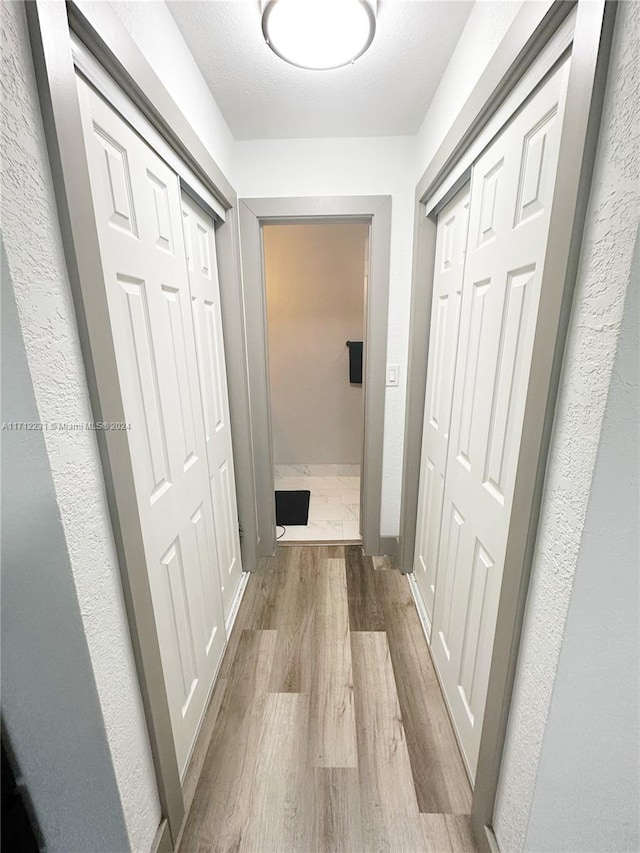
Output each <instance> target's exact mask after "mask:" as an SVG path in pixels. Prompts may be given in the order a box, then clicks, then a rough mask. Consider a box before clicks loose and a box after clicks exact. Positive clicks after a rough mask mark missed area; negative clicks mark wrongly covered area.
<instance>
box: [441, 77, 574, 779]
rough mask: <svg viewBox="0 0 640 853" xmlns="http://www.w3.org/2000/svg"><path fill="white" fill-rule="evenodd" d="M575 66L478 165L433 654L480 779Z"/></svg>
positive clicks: (518, 117)
mask: <svg viewBox="0 0 640 853" xmlns="http://www.w3.org/2000/svg"><path fill="white" fill-rule="evenodd" d="M567 70H568V64H567V63H565V64H564V65H563V66H562V67H561V68H560V69H558V71H556V72H555V74H554V75H553V76H552V77H551V78H550V79H549V80H548V82H547V83H546V84H545V85H544V87H543V88H542V89H540V90H539V91H538V92H537V94H535V95H534V96H533V97H532V98H531V99H530V100H529V101H528V102H527V103H526V104H525V105H524V106H523V107H522V108H521V110H520V111H519V112H518V113H517V114H516V115H515V116H514V118H513V119H512V120H511V122H510V123H509V125H507V127H506V128H505V129H504V130H503V131H502V133H501V134H500V136H499V137H497V139H496V140H494V142H492V144H491V145H490V146H489V148H488V149H487V150H486V151H485V152H484V154H483V155H482V156H481V157H480V158H479V160H478V161H477V162H476V163H475V165H474V168H473V174H472V181H471V206H470V211H469V245H468V249H467V256H466V261H465V272H464V284H463V288H462V308H461V313H460V336H459V345H458V354H457V360H456V367H455V377H454V392H453V404H452V411H451V435H450V441H449V446H448V451H447V462H446V476H445V487H444V498H443V511H442V517H443V531H442V535H441V537H440V545H439V557H438V585H437V588H436V595H435V606H434V616H433V632H432V638H431V642H432V652H433V656H434V661H435V663H436V667H437V669H438V673H439V676H440V679H441V683H442V685H443V689H444V693H445V696H446V699H447V703H448V705H449V709H450V712H451V715H452V718H453V721H454V725H455V728H456V731H457V734H458V738H459V741H460V744H461V746H462V750H463V753H464V756H465V759H466V762H467V766H468V768H469V771H470V774H471V776H472V777H473V776H474V775H475V770H476V762H477V757H478V749H479V745H480V735H481V730H482V721H483V715H484V707H485V701H486V692H487V685H488V678H489V667H490V663H491V655H492V651H493V638H494V632H495V624H496V617H497V609H498V600H499V595H500V588H501V584H502V575H503V571H504V568H505V567H504V556H505V550H506V543H507V536H508V531H509V523H510V519H511V502H512V496H513V489H514V483H515V475H516V468H517V462H518V454H519V450H520V440H521V434H522V424H523V417H524V406H525V399H526V392H527V385H528V382H529V371H530V364H531V354H532V349H533V340H534V333H535V327H536V323H537V320H538V302H539V296H540V277H541V269H542V266H543V262H544V256H545V251H546V244H547V236H548V229H549V210H550V200H551V199H550V194H551V191H552V187H553V182H554V177H555V171H556V164H557V156H558V145H559V137H560V133H559V131H560V120H559V117H560V116H561V114H562V108H563V99H564V92H565V87H566V75H567Z"/></svg>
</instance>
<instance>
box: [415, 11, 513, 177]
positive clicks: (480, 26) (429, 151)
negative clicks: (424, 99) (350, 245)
mask: <svg viewBox="0 0 640 853" xmlns="http://www.w3.org/2000/svg"><path fill="white" fill-rule="evenodd" d="M521 6H522V0H481V2H478V3H476V4H475V5H474V6H473V8H472V10H471V14H470V15H469V18H468V20H467V23H466V25H465V28H464V30H463V31H462V35H461V36H460V39H459V41H458V44H457V45H456V49H455V50H454V52H453V54H452V55H451V59H450V60H449V64H448V65H447V68H446V70H445V72H444V74H443V75H442V80H441V81H440V85H439V86H438V89H437V91H436V93H435V95H434V96H433V100H432V101H431V104H430V106H429V109H428V110H427V114H426V116H425V117H424V121H423V122H422V125H421V126H420V130H419V131H418V174H417V175H416V177H419V176H420V175H422V173H423V172H424V170H425V169H426V168H427V166H428V165H429V161H430V160H431V158H432V157H433V155H434V154H435V152H436V151H437V149H438V146H439V145H440V143H441V142H442V140H443V139H444V137H445V136H446V134H447V132H448V131H449V129H450V127H451V125H452V124H453V122H454V120H455V119H456V117H457V115H458V113H459V112H460V109H461V107H462V106H463V104H464V102H465V101H466V100H467V98H468V97H469V95H470V94H471V90H472V89H473V87H474V86H475V84H476V83H477V81H478V78H479V77H480V75H481V74H482V72H483V71H484V70H485V68H486V66H487V63H488V62H489V60H490V59H491V57H492V56H493V54H494V53H495V50H496V48H497V47H498V45H499V44H500V42H501V41H502V39H503V38H504V35H505V33H506V32H507V30H508V29H509V26H510V25H511V23H512V21H513V19H514V18H515V16H516V14H517V13H518V10H519V9H520V7H521Z"/></svg>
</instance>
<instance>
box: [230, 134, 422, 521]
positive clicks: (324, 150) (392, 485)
mask: <svg viewBox="0 0 640 853" xmlns="http://www.w3.org/2000/svg"><path fill="white" fill-rule="evenodd" d="M415 146H416V138H415V137H404V136H396V137H377V138H364V139H278V140H257V141H251V142H238V143H236V189H237V191H238V195H239V196H240V197H244V198H259V197H267V198H269V197H288V196H293V197H295V196H300V197H304V196H351V195H391V196H392V222H391V264H390V265H391V270H390V281H389V288H390V293H389V338H388V345H387V361H388V362H389V363H390V364H398V365H400V385H399V387H397V388H387V393H386V399H385V419H384V458H383V483H382V510H381V513H382V514H381V528H382V529H381V533H382V535H383V536H396V535H397V534H398V530H399V524H400V491H401V483H402V444H403V430H404V406H405V387H406V385H405V383H406V364H407V348H408V336H409V300H410V291H411V253H412V243H413V193H414V189H415V173H416V166H415Z"/></svg>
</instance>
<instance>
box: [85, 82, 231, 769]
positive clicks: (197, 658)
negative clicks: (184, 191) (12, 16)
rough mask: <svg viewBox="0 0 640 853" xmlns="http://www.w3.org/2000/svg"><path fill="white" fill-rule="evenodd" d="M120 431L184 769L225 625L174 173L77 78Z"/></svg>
mask: <svg viewBox="0 0 640 853" xmlns="http://www.w3.org/2000/svg"><path fill="white" fill-rule="evenodd" d="M78 88H79V94H80V102H81V112H82V121H83V133H84V137H85V145H86V149H87V155H88V162H89V172H90V181H91V189H92V196H93V203H94V211H95V216H96V222H97V226H98V235H99V242H100V253H101V259H102V266H103V270H104V280H105V284H106V295H107V301H108V308H109V317H110V329H109V328H105V330H104V334H105V335H112V337H113V345H114V350H115V355H116V361H117V366H118V375H119V381H120V390H121V394H122V399H123V402H124V410H125V416H126V419H127V422H128V423H129V424H130V429H129V430H128V431H127V433H126V435H127V440H128V443H129V450H130V456H131V464H132V468H133V475H134V481H135V487H136V498H137V506H136V507H135V508H134V507H132V511H137V512H138V514H139V517H140V524H141V529H142V535H143V541H144V549H145V557H146V564H147V571H148V575H149V584H150V588H151V595H152V600H153V609H154V616H155V621H156V628H157V633H158V640H159V645H160V653H161V658H162V666H163V673H164V678H165V685H166V690H167V695H168V700H169V710H170V715H171V724H172V730H173V735H174V740H175V747H176V755H177V759H178V766H179V769H180V772H181V773H183V772H184V769H185V766H186V763H187V760H188V757H189V754H190V750H191V747H192V745H193V742H194V739H195V736H196V734H197V731H198V728H199V724H200V720H201V718H202V714H203V712H204V710H205V706H206V702H207V699H208V696H209V693H210V690H211V686H212V684H213V680H214V677H215V673H216V669H217V666H218V663H219V660H220V657H221V654H222V651H223V649H224V644H225V628H224V614H223V607H222V596H221V592H220V580H219V572H218V559H217V552H216V541H215V528H214V515H213V509H212V501H211V489H210V483H209V466H208V462H207V447H206V440H205V428H204V423H203V416H202V403H201V393H200V384H199V378H198V361H197V356H196V342H195V340H194V328H193V320H192V309H191V294H190V289H189V277H188V272H187V264H186V258H185V249H184V240H183V232H182V209H181V199H180V188H179V183H178V179H177V177H176V175H175V174H174V173H173V172H172V171H171V170H170V169H169V168H168V167H167V166H166V165H165V164H164V162H163V161H162V160H161V159H160V158H159V157H158V156H157V155H156V154H155V153H154V152H153V151H152V150H151V149H150V148H149V147H148V146H147V145H146V144H145V143H144V142H143V141H142V140H141V139H140V137H138V136H137V134H136V133H135V132H134V131H133V130H131V128H130V127H129V126H128V125H127V124H126V123H125V122H124V121H123V120H122V119H121V118H120V116H119V115H118V114H117V113H116V112H115V111H114V110H113V109H111V108H110V107H109V106H108V105H107V104H106V102H105V101H103V100H102V98H100V97H99V96H98V95H97V94H96V93H95V92H94V91H93V90H92V89H91V88H90V87H89V86H88V85H86V84H85V83H84V81H82V80H81V79H78Z"/></svg>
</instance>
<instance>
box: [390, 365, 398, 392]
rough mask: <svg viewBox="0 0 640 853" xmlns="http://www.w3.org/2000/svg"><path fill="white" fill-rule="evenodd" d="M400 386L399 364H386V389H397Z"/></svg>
mask: <svg viewBox="0 0 640 853" xmlns="http://www.w3.org/2000/svg"><path fill="white" fill-rule="evenodd" d="M399 384H400V365H399V364H388V365H387V387H388V388H397V387H398V385H399Z"/></svg>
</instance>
